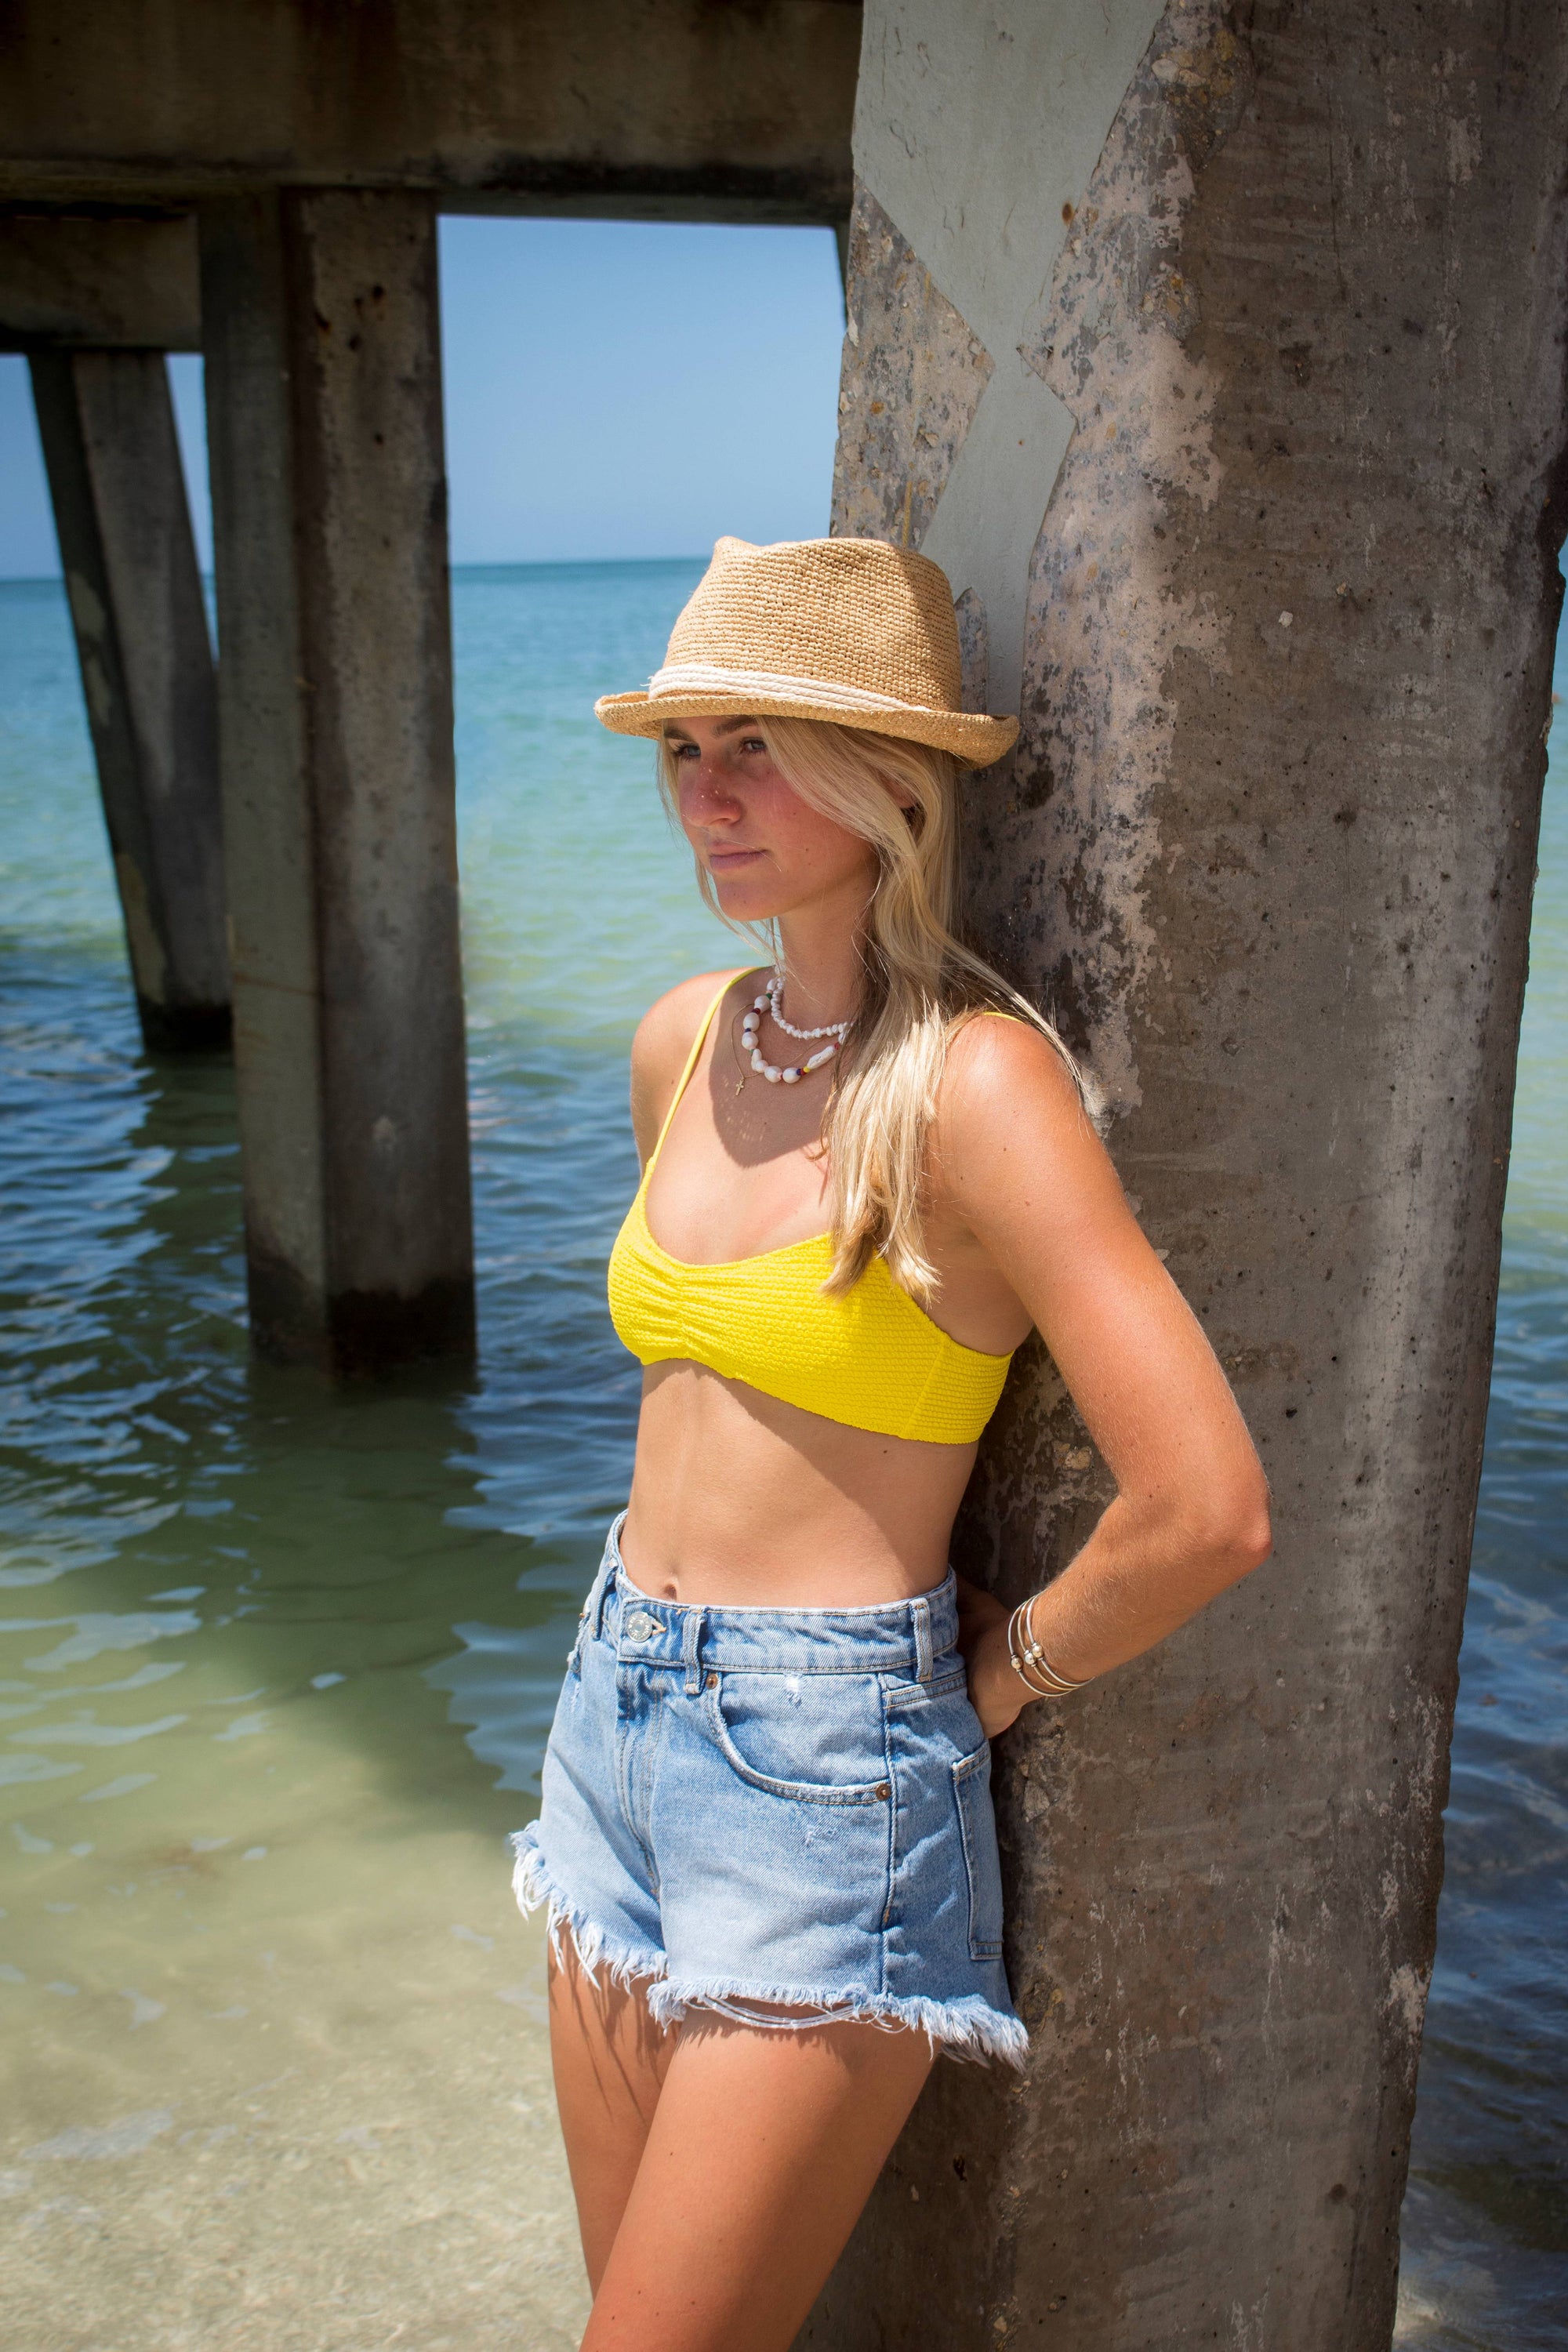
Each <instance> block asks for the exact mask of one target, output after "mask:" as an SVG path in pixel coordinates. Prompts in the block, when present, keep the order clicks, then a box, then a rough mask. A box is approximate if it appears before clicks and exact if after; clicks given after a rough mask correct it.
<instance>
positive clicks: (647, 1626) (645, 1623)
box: [626, 1609, 658, 1642]
mask: <svg viewBox="0 0 1568 2352" xmlns="http://www.w3.org/2000/svg"><path fill="white" fill-rule="evenodd" d="M657 1630H658V1629H657V1627H656V1626H655V1624H654V1622H653V1619H652V1618H651V1617H650V1616H648V1615H647V1612H646V1611H645V1610H641V1609H639V1610H637V1612H636V1614H635V1615H633V1616H631V1617H628V1618H627V1619H626V1631H627V1633H629V1634H630V1635H631V1637H632V1639H633V1641H634V1642H646V1641H647V1637H648V1635H649V1634H650V1633H655V1632H656V1631H657Z"/></svg>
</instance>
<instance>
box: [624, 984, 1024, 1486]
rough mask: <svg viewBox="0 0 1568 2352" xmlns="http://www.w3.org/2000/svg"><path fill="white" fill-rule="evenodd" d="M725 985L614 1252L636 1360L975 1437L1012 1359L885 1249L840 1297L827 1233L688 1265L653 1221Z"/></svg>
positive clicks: (841, 1414) (961, 1438)
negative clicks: (834, 1294) (900, 1269)
mask: <svg viewBox="0 0 1568 2352" xmlns="http://www.w3.org/2000/svg"><path fill="white" fill-rule="evenodd" d="M728 986H729V982H725V985H724V988H721V990H720V991H719V993H718V995H717V996H716V997H715V998H714V999H713V1002H712V1003H711V1004H710V1006H709V1007H708V1010H707V1012H706V1013H705V1014H704V1015H703V1019H702V1025H701V1027H700V1029H699V1030H698V1032H697V1042H696V1044H695V1045H693V1046H692V1048H691V1051H690V1053H689V1055H688V1056H687V1060H686V1067H685V1069H684V1070H683V1071H682V1072H681V1075H680V1084H679V1086H678V1087H677V1088H676V1090H675V1100H674V1101H673V1102H672V1103H671V1104H670V1106H669V1109H668V1112H667V1113H666V1116H665V1121H664V1125H663V1127H662V1128H660V1129H659V1134H658V1143H657V1144H656V1145H655V1146H654V1149H653V1151H652V1152H651V1154H650V1155H649V1158H648V1163H647V1168H646V1169H645V1170H644V1171H643V1180H642V1182H641V1183H640V1184H639V1185H638V1187H637V1198H636V1200H635V1201H634V1202H632V1205H631V1207H630V1209H629V1210H628V1211H627V1213H626V1223H625V1224H624V1225H623V1226H622V1227H621V1230H620V1232H619V1233H618V1234H616V1246H615V1248H614V1249H613V1250H612V1251H611V1253H610V1274H609V1292H610V1318H611V1320H612V1321H613V1322H614V1324H615V1327H616V1331H617V1332H618V1333H619V1335H620V1338H621V1340H622V1342H623V1343H624V1345H625V1346H626V1347H627V1348H628V1349H630V1350H631V1352H632V1354H633V1355H634V1356H636V1357H637V1359H638V1360H639V1361H640V1362H642V1363H645V1364H658V1363H665V1362H668V1361H669V1360H671V1359H672V1358H679V1359H680V1360H682V1361H684V1362H687V1363H693V1364H706V1365H707V1366H708V1367H709V1369H710V1370H711V1371H715V1372H719V1373H721V1374H722V1376H723V1378H724V1379H726V1380H731V1381H745V1383H746V1385H747V1387H748V1388H753V1389H760V1390H761V1391H762V1392H763V1395H764V1396H771V1397H778V1398H780V1399H781V1400H782V1402H784V1403H785V1404H794V1405H799V1406H801V1407H802V1408H803V1409H804V1410H805V1412H819V1413H821V1414H822V1415H823V1416H824V1417H825V1418H826V1420H828V1421H842V1422H847V1423H848V1424H849V1426H850V1427H851V1428H852V1429H872V1430H877V1431H879V1433H881V1434H883V1435H884V1436H888V1437H919V1438H924V1439H925V1440H926V1441H927V1443H928V1444H933V1445H968V1444H973V1441H974V1439H975V1438H977V1437H978V1436H979V1434H980V1433H981V1431H982V1430H983V1429H984V1426H985V1424H986V1423H987V1422H988V1421H989V1420H990V1418H991V1415H992V1413H993V1412H994V1411H995V1409H996V1400H997V1398H998V1397H999V1396H1000V1395H1001V1393H1002V1383H1003V1381H1005V1379H1006V1377H1007V1367H1008V1365H1009V1364H1010V1363H1011V1362H1012V1357H1011V1356H1010V1355H1007V1356H985V1355H982V1354H981V1353H980V1352H979V1351H978V1349H973V1348H963V1347H961V1346H960V1345H959V1343H958V1341H957V1340H956V1339H950V1338H949V1336H948V1334H947V1333H946V1332H945V1331H943V1330H942V1329H941V1328H939V1326H938V1325H936V1324H935V1323H933V1322H932V1321H931V1317H930V1316H929V1315H927V1314H926V1313H925V1312H924V1311H923V1309H922V1308H921V1307H917V1306H916V1304H915V1302H914V1300H913V1299H912V1298H911V1297H910V1295H909V1293H908V1291H906V1290H900V1288H899V1286H898V1284H897V1283H896V1282H895V1281H894V1280H893V1277H892V1276H891V1275H890V1274H889V1272H888V1268H887V1265H886V1262H885V1261H884V1260H883V1259H881V1258H879V1257H876V1258H873V1259H872V1261H871V1263H870V1265H868V1267H867V1269H866V1271H865V1273H864V1274H863V1275H862V1276H860V1278H859V1280H858V1282H857V1283H856V1284H855V1285H854V1286H853V1288H852V1289H850V1290H849V1291H848V1292H847V1293H846V1295H845V1296H844V1297H841V1298H825V1297H823V1295H822V1286H823V1284H824V1283H825V1282H826V1279H827V1276H828V1274H829V1272H830V1271H831V1268H832V1265H833V1247H832V1243H831V1241H830V1239H829V1237H828V1235H827V1234H814V1235H813V1236H812V1237H811V1239H810V1240H809V1241H804V1242H790V1243H788V1244H786V1245H785V1246H784V1248H783V1249H775V1250H764V1251H763V1252H762V1254H761V1255H759V1256H755V1257H740V1258H731V1259H728V1260H726V1261H725V1262H724V1263H722V1264H721V1265H688V1264H687V1263H686V1262H685V1261H684V1260H683V1259H681V1258H677V1257H671V1256H670V1255H669V1252H668V1250H665V1249H660V1247H659V1245H658V1243H657V1242H656V1241H655V1239H654V1237H653V1235H652V1234H651V1233H650V1232H649V1231H648V1223H647V1188H648V1184H649V1181H650V1180H651V1178H652V1176H653V1171H654V1170H655V1168H656V1167H657V1166H658V1155H659V1153H660V1151H662V1150H663V1149H664V1139H665V1137H666V1136H667V1135H668V1133H669V1123H670V1120H671V1119H672V1118H674V1117H675V1113H676V1109H677V1107H678V1106H679V1101H680V1098H681V1097H682V1095H683V1094H684V1093H685V1092H686V1089H687V1087H688V1086H689V1083H690V1079H691V1073H692V1071H693V1070H694V1069H695V1068H696V1067H697V1057H698V1055H700V1053H701V1051H702V1045H703V1040H704V1039H705V1038H706V1036H707V1034H708V1032H709V1030H710V1027H711V1026H712V1023H713V1016H714V1014H715V1013H717V1011H718V1010H719V1007H720V1005H721V1003H722V1002H723V998H724V993H725V989H727V988H728Z"/></svg>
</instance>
